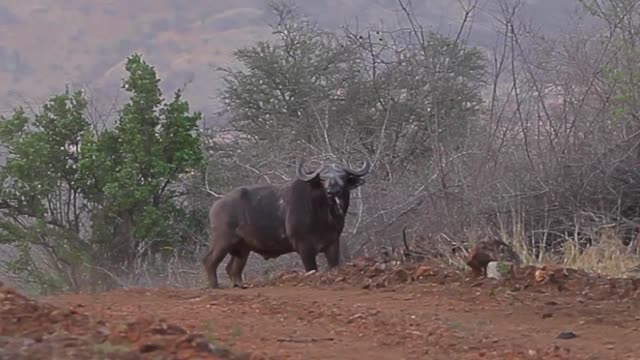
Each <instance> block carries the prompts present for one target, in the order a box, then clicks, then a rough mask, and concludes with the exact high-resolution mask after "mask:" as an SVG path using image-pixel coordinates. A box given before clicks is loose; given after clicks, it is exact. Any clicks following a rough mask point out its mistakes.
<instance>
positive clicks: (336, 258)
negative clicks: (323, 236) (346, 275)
mask: <svg viewBox="0 0 640 360" xmlns="http://www.w3.org/2000/svg"><path fill="white" fill-rule="evenodd" d="M324 256H325V257H326V258H327V265H329V269H333V268H335V267H337V266H338V265H340V242H339V241H336V242H334V243H333V245H331V246H329V247H328V248H327V250H326V251H325V252H324Z"/></svg>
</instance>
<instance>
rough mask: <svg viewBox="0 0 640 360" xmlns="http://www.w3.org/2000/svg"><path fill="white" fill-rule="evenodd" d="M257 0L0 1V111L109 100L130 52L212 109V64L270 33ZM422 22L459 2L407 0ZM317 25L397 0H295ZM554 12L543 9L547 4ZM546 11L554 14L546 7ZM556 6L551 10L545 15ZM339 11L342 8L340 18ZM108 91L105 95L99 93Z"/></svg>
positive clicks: (485, 22) (384, 14)
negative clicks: (92, 97) (51, 101)
mask: <svg viewBox="0 0 640 360" xmlns="http://www.w3.org/2000/svg"><path fill="white" fill-rule="evenodd" d="M266 3H267V2H266V1H264V0H234V1H231V0H217V1H205V0H190V1H188V2H183V1H177V0H136V1H124V0H106V1H100V2H92V3H88V2H86V1H83V0H55V1H54V0H4V1H2V3H0V99H1V100H0V113H3V112H6V111H8V110H10V108H11V107H12V106H14V105H16V104H17V103H23V102H25V101H27V102H30V103H33V104H39V103H41V102H42V101H43V100H44V99H46V98H47V97H48V96H50V95H51V94H52V93H54V92H57V91H60V90H62V89H64V86H65V84H69V85H72V86H74V87H85V88H86V87H88V88H89V89H90V90H91V91H93V92H97V93H98V94H100V95H101V99H103V101H111V100H109V99H113V91H114V90H117V89H118V86H119V83H120V81H121V78H122V77H123V74H124V68H123V62H124V60H125V58H126V56H127V55H129V54H131V53H132V52H134V51H138V52H141V53H142V54H143V55H144V56H145V59H146V60H148V61H150V62H151V63H152V64H154V65H156V67H157V70H158V71H159V74H160V76H161V78H162V79H163V85H164V87H165V89H167V90H173V89H175V88H177V87H180V86H182V85H183V84H184V83H185V82H188V81H192V82H191V83H190V85H189V88H188V91H187V96H188V97H189V99H190V100H191V101H192V103H193V104H194V106H195V107H196V108H197V109H199V110H205V111H207V110H212V109H214V108H215V99H213V97H215V95H216V89H218V88H219V84H220V82H219V80H218V77H217V75H218V74H217V73H216V72H215V70H214V68H215V67H217V66H225V65H229V64H231V63H232V60H233V51H234V50H235V49H237V48H239V47H242V46H245V45H248V44H251V43H252V42H255V41H257V40H260V39H265V38H267V37H268V36H269V35H270V33H269V30H268V28H267V23H268V21H269V19H270V18H269V15H270V14H269V13H268V12H266ZM414 3H415V6H414V7H415V9H416V12H417V13H418V15H419V18H420V20H421V21H422V22H423V24H425V25H427V26H428V27H429V28H433V29H437V30H439V31H443V32H445V33H446V32H452V31H454V30H455V26H456V24H457V23H458V21H459V19H460V18H461V9H460V6H459V4H458V2H457V1H450V0H430V1H426V2H414ZM528 3H529V6H528V9H527V13H528V14H530V16H531V17H532V19H533V20H534V22H535V23H537V24H539V25H540V26H542V27H544V28H546V29H548V28H549V27H550V26H551V27H553V25H554V24H555V25H557V24H560V23H564V22H562V21H558V19H559V18H562V17H566V15H567V14H568V11H570V10H571V8H572V7H573V6H574V5H575V1H573V0H562V1H557V2H554V3H553V4H549V2H544V3H545V5H544V6H543V5H541V3H543V2H542V1H540V0H528ZM297 4H298V5H299V6H300V8H301V9H302V10H303V11H304V12H305V13H306V14H308V15H309V16H310V17H311V18H313V19H314V20H316V21H318V22H319V23H320V24H321V25H322V26H325V27H328V28H336V27H338V26H340V25H343V24H344V23H345V21H350V22H352V23H353V22H354V21H355V20H356V19H357V21H358V23H359V24H360V25H362V24H367V23H380V21H381V19H383V20H384V23H385V24H386V25H387V26H394V24H396V23H397V20H398V18H399V13H398V11H397V10H398V6H397V1H396V0H355V1H347V0H321V1H316V0H313V1H312V0H299V1H297ZM479 5H480V7H481V8H482V9H483V11H479V12H478V15H477V16H476V18H475V19H474V28H473V33H472V41H475V42H477V43H480V44H482V43H484V44H485V45H488V44H491V43H492V40H493V39H492V36H493V30H492V29H493V27H494V25H493V20H492V18H491V16H490V15H488V14H489V13H490V12H491V11H494V10H495V9H491V6H492V5H493V6H495V4H494V2H491V1H488V0H481V1H480V3H479ZM551 6H552V7H553V9H550V7H551ZM549 10H553V11H549ZM549 13H553V14H554V17H552V16H548V14H549ZM338 14H339V15H338ZM105 91H107V92H105Z"/></svg>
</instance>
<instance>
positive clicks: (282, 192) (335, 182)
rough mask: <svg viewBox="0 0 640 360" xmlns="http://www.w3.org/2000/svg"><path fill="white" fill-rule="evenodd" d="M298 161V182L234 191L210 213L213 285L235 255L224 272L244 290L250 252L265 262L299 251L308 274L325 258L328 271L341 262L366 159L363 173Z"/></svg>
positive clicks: (206, 261) (207, 260) (208, 259)
mask: <svg viewBox="0 0 640 360" xmlns="http://www.w3.org/2000/svg"><path fill="white" fill-rule="evenodd" d="M303 164H304V160H303V159H300V160H298V161H297V174H296V175H297V176H296V179H294V180H293V181H290V182H288V183H286V184H283V185H269V184H265V185H249V186H241V187H237V188H235V189H233V190H231V191H230V192H229V193H227V194H226V195H225V196H223V197H222V198H221V199H220V200H218V201H216V202H215V203H214V204H213V205H212V206H211V209H210V210H209V223H210V237H211V240H210V248H209V251H208V252H207V254H206V255H205V256H204V258H203V259H202V262H203V265H204V268H205V271H206V273H207V277H208V279H209V285H210V286H211V287H212V288H218V286H219V285H218V275H217V269H218V265H220V263H221V262H222V260H223V259H224V258H225V256H227V254H230V255H231V259H230V260H229V262H228V264H227V266H226V272H227V275H228V276H229V278H230V280H231V282H232V283H233V286H234V287H245V285H244V284H243V282H242V271H243V269H244V267H245V265H246V263H247V259H248V257H249V253H250V252H252V251H253V252H255V253H258V254H260V255H262V257H264V258H265V259H272V258H276V257H278V256H280V255H283V254H287V253H291V252H296V253H298V254H299V255H300V258H301V260H302V263H303V264H304V268H305V270H306V271H307V272H308V271H312V270H317V268H318V267H317V264H316V256H317V255H318V253H324V255H325V257H326V259H327V263H328V265H329V267H330V268H334V267H336V266H338V265H339V262H340V235H341V233H342V229H343V228H344V219H345V215H346V213H347V210H348V209H349V195H350V191H351V190H353V189H355V188H357V187H359V186H361V185H362V184H364V182H365V181H364V179H363V178H362V177H363V176H365V175H367V174H368V173H369V170H370V168H371V164H370V163H369V161H368V160H366V161H365V164H364V166H363V167H362V168H361V169H359V170H353V169H350V168H347V167H343V166H339V165H335V164H331V165H326V164H325V165H322V166H320V167H318V168H317V169H316V170H315V171H312V172H307V171H305V170H304V169H303Z"/></svg>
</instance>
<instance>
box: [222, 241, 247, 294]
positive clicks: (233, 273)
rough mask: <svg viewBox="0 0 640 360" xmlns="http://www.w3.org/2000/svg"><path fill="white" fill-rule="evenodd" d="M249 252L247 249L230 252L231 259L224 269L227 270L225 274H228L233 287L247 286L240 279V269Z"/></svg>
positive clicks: (245, 262)
mask: <svg viewBox="0 0 640 360" xmlns="http://www.w3.org/2000/svg"><path fill="white" fill-rule="evenodd" d="M249 253H250V252H249V250H247V249H239V250H236V251H233V252H232V253H231V259H230V260H229V262H228V263H227V266H226V268H225V269H226V270H227V275H229V279H231V283H232V284H233V287H239V288H241V289H246V288H247V285H246V284H245V283H243V281H242V271H243V270H244V267H245V266H246V265H247V260H248V259H249Z"/></svg>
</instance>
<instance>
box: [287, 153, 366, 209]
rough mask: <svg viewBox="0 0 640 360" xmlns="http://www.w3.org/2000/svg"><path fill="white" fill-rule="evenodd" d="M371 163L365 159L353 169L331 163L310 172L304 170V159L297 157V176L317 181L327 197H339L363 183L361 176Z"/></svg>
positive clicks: (300, 178) (331, 198)
mask: <svg viewBox="0 0 640 360" xmlns="http://www.w3.org/2000/svg"><path fill="white" fill-rule="evenodd" d="M370 169H371V163H369V161H368V160H365V163H364V165H363V166H362V168H360V169H358V170H354V169H351V168H348V167H344V166H340V165H336V164H331V165H326V164H325V165H321V166H320V167H318V168H317V169H316V170H314V171H312V172H307V171H305V170H304V160H303V159H299V161H298V169H297V177H298V179H299V180H302V181H306V182H318V183H319V184H321V185H322V188H323V189H324V192H325V194H326V195H327V198H328V199H330V200H334V199H339V198H340V197H341V195H342V194H343V193H344V192H346V191H351V190H353V189H355V188H357V187H358V186H361V185H362V184H364V182H365V181H364V179H363V178H362V177H363V176H365V175H367V174H368V173H369V170H370Z"/></svg>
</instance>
